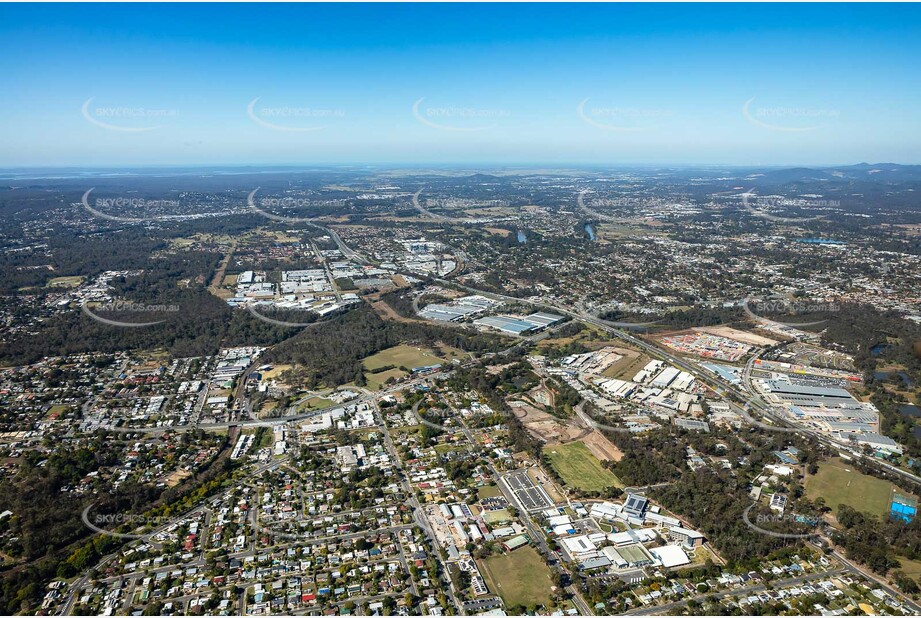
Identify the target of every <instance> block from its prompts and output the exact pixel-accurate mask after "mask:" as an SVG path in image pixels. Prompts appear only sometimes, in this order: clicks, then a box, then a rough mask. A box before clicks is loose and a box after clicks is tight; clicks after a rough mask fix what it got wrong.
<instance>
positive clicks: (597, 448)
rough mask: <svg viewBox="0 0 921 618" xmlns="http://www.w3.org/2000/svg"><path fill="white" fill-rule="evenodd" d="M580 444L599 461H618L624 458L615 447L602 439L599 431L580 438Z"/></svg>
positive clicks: (602, 436)
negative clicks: (583, 444) (582, 443)
mask: <svg viewBox="0 0 921 618" xmlns="http://www.w3.org/2000/svg"><path fill="white" fill-rule="evenodd" d="M582 442H584V443H585V446H587V447H588V450H590V451H591V452H592V455H594V456H595V457H597V458H598V459H600V460H601V461H620V460H621V459H623V458H624V454H623V453H622V452H621V450H620V449H619V448H617V445H615V444H614V443H613V442H611V441H610V440H608V439H607V438H606V437H604V435H603V434H602V433H601V432H600V431H593V432H592V433H590V434H588V435H587V436H585V437H584V438H582Z"/></svg>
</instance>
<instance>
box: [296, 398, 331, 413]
mask: <svg viewBox="0 0 921 618" xmlns="http://www.w3.org/2000/svg"><path fill="white" fill-rule="evenodd" d="M334 405H336V402H335V401H333V400H332V399H326V398H325V397H311V398H310V399H308V400H307V401H305V402H304V405H303V406H301V410H323V409H326V408H331V407H333V406H334Z"/></svg>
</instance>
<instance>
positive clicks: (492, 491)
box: [476, 485, 502, 500]
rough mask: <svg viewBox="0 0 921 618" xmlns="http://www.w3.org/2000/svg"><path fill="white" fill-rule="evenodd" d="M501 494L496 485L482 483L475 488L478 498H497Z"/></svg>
mask: <svg viewBox="0 0 921 618" xmlns="http://www.w3.org/2000/svg"><path fill="white" fill-rule="evenodd" d="M501 495H502V492H501V491H499V488H498V487H497V486H496V485H484V486H483V487H480V488H479V489H477V490H476V497H477V498H479V499H480V500H482V499H483V498H498V497H499V496H501Z"/></svg>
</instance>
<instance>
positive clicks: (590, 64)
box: [0, 4, 921, 167]
mask: <svg viewBox="0 0 921 618" xmlns="http://www.w3.org/2000/svg"><path fill="white" fill-rule="evenodd" d="M0 58H2V59H3V60H2V61H0V66H2V70H0V112H2V114H3V117H4V121H3V123H2V124H0V166H4V167H18V166H110V165H126V166H127V165H212V164H222V165H223V164H227V165H230V164H255V165H259V164H266V165H270V164H271V165H274V164H300V163H311V164H316V163H384V164H386V163H400V164H423V165H424V164H435V163H438V164H445V163H464V164H484V165H485V164H494V163H496V164H561V165H562V164H566V165H570V164H579V163H592V164H738V165H788V164H790V165H793V164H796V165H799V164H807V165H817V164H826V163H827V164H843V163H855V162H859V161H873V162H880V161H895V162H900V163H921V68H919V66H921V63H919V62H918V59H919V58H921V7H919V6H912V5H880V4H875V5H854V4H842V5H832V4H817V5H761V4H747V5H696V6H691V5H597V4H583V5H571V4H570V5H550V4H493V5H458V4H437V5H420V4H406V5H381V4H373V5H359V4H351V5H328V4H322V5H293V4H282V5H245V4H233V5H226V6H216V5H138V4H133V5H112V4H105V5H32V6H26V5H21V6H20V5H9V4H5V5H0Z"/></svg>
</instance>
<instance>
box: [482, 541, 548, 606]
mask: <svg viewBox="0 0 921 618" xmlns="http://www.w3.org/2000/svg"><path fill="white" fill-rule="evenodd" d="M479 563H480V566H481V570H482V571H483V575H484V577H485V578H486V583H487V585H488V586H489V591H490V592H493V593H496V594H498V595H499V596H500V597H502V601H503V602H504V603H505V604H506V606H508V607H513V606H515V605H523V606H524V607H527V606H529V605H546V604H548V603H550V586H552V585H553V583H552V581H551V579H550V567H548V566H547V565H546V564H545V563H544V561H543V559H541V557H540V554H538V553H537V551H536V550H535V549H534V548H532V547H530V546H528V547H519V548H518V549H516V550H515V551H513V552H511V553H509V554H505V555H502V556H490V557H489V558H487V559H485V560H481V561H479Z"/></svg>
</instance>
